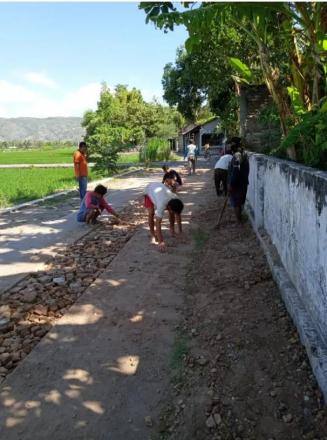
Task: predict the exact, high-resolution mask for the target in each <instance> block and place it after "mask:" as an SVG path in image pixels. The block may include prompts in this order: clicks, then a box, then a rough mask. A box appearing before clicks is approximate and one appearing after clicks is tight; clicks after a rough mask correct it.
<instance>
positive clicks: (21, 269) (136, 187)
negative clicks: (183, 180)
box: [0, 170, 162, 293]
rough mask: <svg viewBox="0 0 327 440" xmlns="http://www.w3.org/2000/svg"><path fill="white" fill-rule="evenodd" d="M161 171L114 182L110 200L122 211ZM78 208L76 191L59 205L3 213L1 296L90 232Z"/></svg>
mask: <svg viewBox="0 0 327 440" xmlns="http://www.w3.org/2000/svg"><path fill="white" fill-rule="evenodd" d="M160 171H161V170H160ZM160 171H159V170H158V173H155V174H153V175H146V174H144V173H143V174H142V173H140V172H139V173H136V174H135V175H133V176H131V177H121V178H115V179H113V180H112V179H111V180H110V181H108V184H109V188H111V189H110V190H109V194H108V197H107V199H108V200H109V202H110V203H111V204H112V205H113V206H114V207H115V208H116V209H118V211H119V210H121V209H122V208H124V207H125V206H126V205H127V204H128V203H130V202H131V201H132V200H135V198H137V197H139V196H140V195H141V194H142V191H143V188H144V186H145V185H146V184H147V183H149V182H151V181H158V179H160V177H161V174H162V173H160ZM89 187H90V188H92V184H90V185H89ZM78 207H79V197H78V194H77V191H76V193H75V195H72V193H70V194H68V195H67V196H66V197H62V198H60V201H58V200H55V201H51V200H49V201H46V202H45V203H43V204H40V205H34V206H29V207H25V208H24V209H22V210H17V211H16V212H12V211H10V212H4V213H0V293H1V292H2V291H4V290H5V289H8V288H9V287H10V286H12V285H13V284H14V283H16V282H17V281H18V280H20V279H21V278H22V277H24V276H25V275H26V274H27V273H29V272H33V271H37V270H42V269H43V267H44V263H45V261H46V260H47V258H48V256H49V255H52V254H53V252H54V251H55V247H56V246H60V245H62V244H67V243H69V242H72V241H75V240H76V239H78V238H79V237H81V236H83V235H84V234H85V233H86V232H87V231H88V230H89V226H88V225H85V224H79V223H77V222H76V212H77V210H78Z"/></svg>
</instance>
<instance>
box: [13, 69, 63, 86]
mask: <svg viewBox="0 0 327 440" xmlns="http://www.w3.org/2000/svg"><path fill="white" fill-rule="evenodd" d="M21 76H22V78H23V79H25V80H26V81H29V82H31V83H32V84H36V85H38V86H45V87H55V86H56V83H55V82H54V81H53V80H52V79H51V78H49V77H48V76H47V74H46V73H44V72H26V73H24V74H22V75H21Z"/></svg>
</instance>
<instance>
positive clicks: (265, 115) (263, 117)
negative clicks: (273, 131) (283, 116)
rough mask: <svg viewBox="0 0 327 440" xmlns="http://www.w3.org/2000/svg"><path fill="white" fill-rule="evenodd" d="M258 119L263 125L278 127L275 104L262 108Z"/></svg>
mask: <svg viewBox="0 0 327 440" xmlns="http://www.w3.org/2000/svg"><path fill="white" fill-rule="evenodd" d="M258 121H259V122H260V124H261V125H262V126H263V127H266V128H272V127H278V124H279V116H278V111H277V108H276V106H275V105H270V106H268V107H265V108H264V109H262V110H261V111H260V113H259V116H258Z"/></svg>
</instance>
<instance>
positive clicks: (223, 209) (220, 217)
mask: <svg viewBox="0 0 327 440" xmlns="http://www.w3.org/2000/svg"><path fill="white" fill-rule="evenodd" d="M227 201H228V196H226V197H225V200H224V204H223V207H222V209H221V211H220V216H219V219H218V223H217V224H216V226H215V228H216V229H218V228H219V226H220V222H221V219H222V218H223V215H224V212H225V209H226V206H227Z"/></svg>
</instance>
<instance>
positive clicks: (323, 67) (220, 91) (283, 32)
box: [140, 2, 327, 156]
mask: <svg viewBox="0 0 327 440" xmlns="http://www.w3.org/2000/svg"><path fill="white" fill-rule="evenodd" d="M184 6H185V5H184ZM189 6H190V5H189V4H187V5H186V7H185V8H184V9H183V8H182V7H179V8H176V7H175V6H174V4H173V3H169V4H166V6H165V2H154V3H150V2H146V3H141V5H140V8H141V9H144V11H145V13H146V14H147V21H151V22H153V23H155V25H156V26H157V27H159V28H161V29H164V30H165V31H167V30H173V29H174V26H175V25H177V26H178V25H184V26H185V27H186V29H187V31H188V39H187V41H186V43H185V46H186V50H187V56H190V58H189V60H188V64H187V68H186V67H185V68H183V69H179V66H178V65H177V64H176V68H175V69H174V68H172V66H170V70H169V72H168V74H169V75H170V77H171V79H172V85H173V88H175V90H176V91H177V93H176V96H177V98H176V99H175V101H176V104H177V105H181V102H182V99H183V100H185V97H188V100H187V101H186V104H187V105H188V106H190V103H191V104H192V100H191V99H190V98H192V99H193V101H194V104H195V105H197V101H196V99H195V98H198V99H199V100H200V101H201V100H202V101H201V103H202V102H204V101H205V100H206V99H207V100H208V102H209V103H210V107H211V109H212V110H213V111H214V113H216V114H218V115H219V116H221V115H222V118H225V120H226V122H227V123H226V125H227V124H229V122H233V118H232V117H231V116H232V112H233V111H234V109H235V107H234V106H233V102H232V99H231V95H232V92H233V90H232V86H231V85H230V84H228V81H230V79H231V77H232V73H233V72H231V69H233V70H235V69H236V70H237V72H238V73H239V74H240V77H239V78H237V79H238V80H243V82H248V83H249V82H251V81H252V80H253V77H252V75H251V72H254V73H255V78H256V80H259V81H260V80H262V83H265V84H266V85H267V87H268V89H269V91H270V93H271V95H272V98H273V100H274V103H275V105H276V108H277V110H278V115H279V118H280V123H281V128H282V131H283V133H284V134H285V135H286V134H287V132H288V130H289V128H290V126H291V125H294V124H296V123H297V122H298V120H299V118H300V117H301V115H302V114H303V113H304V112H305V111H309V110H311V109H312V108H313V107H314V106H316V105H318V103H319V102H320V100H321V98H322V97H324V96H326V94H327V52H326V47H327V43H326V41H327V26H326V23H327V21H326V18H327V4H326V3H325V2H271V3H269V2H244V3H240V2H236V3H232V2H201V3H199V4H198V5H197V7H192V8H189ZM224 33H225V36H227V37H229V38H228V40H227V41H224V38H225V36H224ZM230 34H231V35H230ZM238 42H240V46H239V45H238ZM233 49H234V51H233ZM248 49H250V51H247V50H248ZM201 53H202V59H201ZM192 59H193V60H194V64H192ZM226 60H230V61H231V63H232V66H231V65H230V64H229V66H226ZM183 61H184V64H186V63H185V60H183ZM199 61H200V62H199ZM165 73H166V75H167V72H165ZM166 82H167V83H168V81H166ZM181 84H184V85H185V87H180V89H178V87H179V86H180V85H181ZM168 85H169V84H168ZM186 86H187V88H186ZM192 86H193V89H192ZM287 87H288V91H289V95H288V94H287ZM178 90H179V91H180V92H183V91H184V90H186V91H187V92H188V93H187V94H185V95H183V94H180V98H178ZM201 93H203V95H201ZM290 98H291V100H290ZM290 101H292V105H290ZM168 102H169V101H168ZM220 103H223V104H220ZM231 104H232V105H231ZM183 107H185V106H183ZM219 107H220V108H219ZM194 108H196V106H195V107H194ZM217 108H219V112H218V111H217ZM181 111H184V110H182V109H181ZM184 114H185V113H184ZM234 121H235V118H234ZM292 156H293V154H292Z"/></svg>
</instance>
